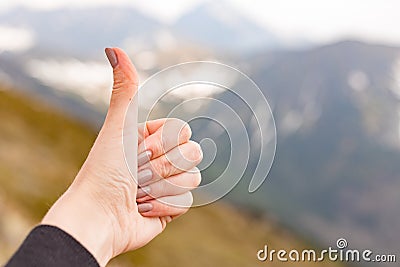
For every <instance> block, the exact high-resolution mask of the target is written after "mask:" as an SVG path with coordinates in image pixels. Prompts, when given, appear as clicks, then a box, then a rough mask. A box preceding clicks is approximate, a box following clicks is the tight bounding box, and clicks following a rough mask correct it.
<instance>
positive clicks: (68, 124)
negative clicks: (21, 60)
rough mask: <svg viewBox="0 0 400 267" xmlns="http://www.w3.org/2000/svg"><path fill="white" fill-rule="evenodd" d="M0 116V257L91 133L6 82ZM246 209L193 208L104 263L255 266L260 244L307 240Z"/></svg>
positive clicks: (59, 188) (63, 181) (56, 187)
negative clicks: (163, 229)
mask: <svg viewBox="0 0 400 267" xmlns="http://www.w3.org/2000/svg"><path fill="white" fill-rule="evenodd" d="M0 118H2V123H1V124H0V147H1V149H0V174H1V175H0V262H4V261H5V260H6V259H7V258H8V257H9V256H10V255H11V253H12V252H13V251H14V250H15V249H16V247H17V246H18V244H19V243H20V242H21V241H22V240H23V238H24V236H25V235H26V234H27V232H28V231H29V229H30V228H32V227H33V226H34V225H35V224H36V223H38V222H39V220H40V218H41V217H42V216H43V215H44V213H45V212H46V210H47V209H48V208H49V206H50V205H51V203H52V202H53V201H54V200H55V199H56V198H57V196H59V195H60V194H61V193H62V192H63V190H65V188H66V187H67V186H68V184H69V183H70V182H71V180H72V179H73V177H74V175H75V173H76V172H77V171H78V168H79V166H80V165H81V164H82V162H83V160H84V158H85V156H86V154H87V152H88V151H89V148H90V146H91V144H92V143H93V141H94V139H95V137H96V133H95V131H93V130H92V129H90V128H88V127H87V126H85V125H83V124H81V123H79V122H76V121H73V120H71V119H69V118H68V117H65V116H64V115H61V113H59V112H58V111H56V110H52V109H50V108H49V107H45V106H43V105H41V103H35V102H32V101H31V100H27V99H24V98H23V97H21V96H20V95H18V94H16V93H15V92H12V91H11V90H10V89H8V90H5V88H3V90H0ZM246 214H249V213H246ZM246 214H245V213H243V212H241V211H239V210H237V209H235V208H233V207H230V206H227V204H223V203H214V204H212V205H209V206H207V207H203V208H196V209H193V210H191V211H190V212H189V213H188V214H187V215H186V216H184V217H182V218H180V219H177V220H176V221H174V222H173V223H171V224H170V225H169V227H168V229H167V231H166V232H165V233H163V234H162V235H161V236H159V237H158V238H156V240H154V242H152V243H151V245H148V246H147V247H145V248H142V249H140V250H138V251H135V252H131V253H128V254H125V255H123V256H121V257H119V258H117V259H115V260H113V261H112V263H111V264H110V266H257V264H259V265H260V266H262V265H264V264H265V263H264V264H262V263H258V262H257V260H256V256H255V255H256V252H257V250H258V249H260V248H261V247H262V246H263V245H264V244H268V245H269V246H271V247H274V248H277V249H280V248H287V249H292V248H301V247H310V246H311V245H309V244H307V243H305V242H304V241H301V240H300V239H298V238H297V237H296V236H294V235H293V234H291V233H290V232H288V231H287V230H285V229H283V228H281V227H280V226H278V225H277V223H274V222H273V221H271V220H269V219H255V218H251V217H249V215H246ZM268 265H269V266H281V265H283V264H279V263H278V262H274V263H273V264H268ZM311 265H312V264H311ZM296 266H310V264H309V263H307V264H301V263H300V264H296ZM318 266H338V265H337V264H328V263H327V264H322V263H318Z"/></svg>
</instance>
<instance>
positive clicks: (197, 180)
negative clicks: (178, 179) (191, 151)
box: [192, 168, 201, 187]
mask: <svg viewBox="0 0 400 267" xmlns="http://www.w3.org/2000/svg"><path fill="white" fill-rule="evenodd" d="M192 182H193V187H198V186H199V185H200V183H201V173H200V171H199V169H197V168H195V170H194V171H193V178H192Z"/></svg>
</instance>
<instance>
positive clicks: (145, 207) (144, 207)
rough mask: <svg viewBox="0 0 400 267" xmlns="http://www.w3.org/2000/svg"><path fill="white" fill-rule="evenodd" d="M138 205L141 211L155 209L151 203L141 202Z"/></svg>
mask: <svg viewBox="0 0 400 267" xmlns="http://www.w3.org/2000/svg"><path fill="white" fill-rule="evenodd" d="M137 207H138V211H139V212H148V211H151V210H152V209H153V205H152V204H151V203H142V204H139V205H138V206H137Z"/></svg>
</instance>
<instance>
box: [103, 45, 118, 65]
mask: <svg viewBox="0 0 400 267" xmlns="http://www.w3.org/2000/svg"><path fill="white" fill-rule="evenodd" d="M105 52H106V56H107V58H108V61H109V62H110V64H111V66H112V67H113V68H115V67H116V66H117V65H118V58H117V55H116V54H115V51H114V49H112V48H106V50H105Z"/></svg>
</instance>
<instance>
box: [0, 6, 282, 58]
mask: <svg viewBox="0 0 400 267" xmlns="http://www.w3.org/2000/svg"><path fill="white" fill-rule="evenodd" d="M0 25H2V26H7V27H14V28H22V29H26V30H27V31H29V32H30V33H32V35H33V37H34V44H33V47H32V48H31V50H30V51H29V53H30V54H33V55H34V54H36V55H39V56H42V57H43V56H47V57H49V56H53V57H60V56H64V55H66V56H74V57H79V58H81V59H87V58H89V59H93V58H94V59H97V58H98V57H99V56H100V55H102V54H103V49H104V47H109V46H119V47H124V48H125V49H128V50H129V51H135V52H138V51H140V50H153V51H155V50H166V49H167V50H168V49H170V48H171V46H173V47H175V46H176V44H177V43H179V44H180V47H182V45H184V46H188V47H190V46H194V47H204V49H205V50H207V49H214V50H216V51H225V52H226V51H231V52H238V51H240V52H247V51H249V50H251V49H253V50H254V49H265V48H276V47H279V41H278V39H277V37H276V36H274V35H273V34H272V33H271V32H268V31H267V30H265V29H263V28H261V27H260V26H258V25H257V24H256V23H255V22H252V21H250V20H249V19H247V18H246V17H244V16H242V15H240V13H239V12H238V11H237V10H235V9H234V8H233V7H230V5H229V4H227V3H223V2H219V3H214V2H210V3H208V4H204V5H200V6H198V7H197V8H195V9H194V10H191V11H189V12H188V13H186V14H184V15H182V17H181V18H180V19H178V20H177V21H176V22H175V23H174V24H172V25H168V24H163V23H161V22H159V21H157V20H155V19H153V18H151V17H149V16H146V15H144V14H142V13H141V12H139V11H138V10H136V9H134V8H132V7H113V6H109V7H98V8H86V9H76V8H75V9H68V8H61V9H56V10H33V9H27V8H15V9H11V10H9V11H7V12H3V13H0Z"/></svg>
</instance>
